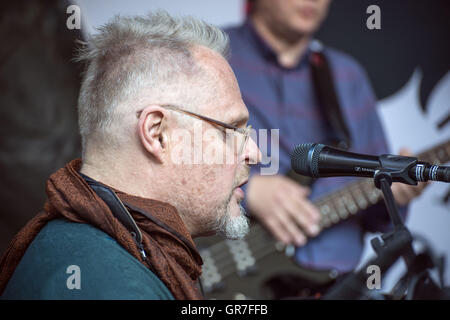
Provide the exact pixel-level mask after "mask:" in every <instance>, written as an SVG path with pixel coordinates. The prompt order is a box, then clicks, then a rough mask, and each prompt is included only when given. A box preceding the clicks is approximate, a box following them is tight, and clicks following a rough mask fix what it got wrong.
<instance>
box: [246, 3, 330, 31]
mask: <svg viewBox="0 0 450 320" xmlns="http://www.w3.org/2000/svg"><path fill="white" fill-rule="evenodd" d="M330 1H331V0H257V1H256V8H255V9H256V11H257V14H259V15H260V16H261V17H263V19H264V21H266V23H267V24H269V25H270V28H271V29H273V30H275V32H277V33H278V34H279V35H280V36H285V37H294V38H295V37H296V36H299V35H312V34H313V33H314V32H315V31H317V29H318V28H319V27H320V24H321V23H322V21H323V19H324V18H325V17H326V15H327V12H328V7H329V4H330Z"/></svg>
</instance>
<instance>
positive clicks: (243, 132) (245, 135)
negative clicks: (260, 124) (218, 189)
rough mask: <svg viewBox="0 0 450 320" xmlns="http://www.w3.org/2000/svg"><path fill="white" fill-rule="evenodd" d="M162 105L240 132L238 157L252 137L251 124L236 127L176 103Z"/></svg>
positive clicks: (238, 136)
mask: <svg viewBox="0 0 450 320" xmlns="http://www.w3.org/2000/svg"><path fill="white" fill-rule="evenodd" d="M161 107H163V108H166V109H170V110H173V111H176V112H179V113H183V114H185V115H188V116H191V117H194V118H197V119H200V120H203V121H206V122H209V123H210V124H212V125H215V126H220V127H223V128H225V129H227V130H226V132H227V133H228V132H229V130H232V131H233V132H234V133H238V134H235V137H236V138H237V141H236V144H235V146H239V148H238V149H237V155H238V157H240V156H241V154H242V151H243V150H244V148H245V146H246V144H247V142H248V139H249V137H250V133H251V130H252V126H251V125H249V126H247V127H246V128H238V127H235V126H233V125H231V124H228V123H225V122H222V121H219V120H216V119H212V118H209V117H206V116H202V115H201V114H198V113H195V112H191V111H187V110H184V109H181V108H179V107H177V106H174V105H167V104H165V105H161ZM141 113H142V110H141V111H138V112H137V113H136V115H137V117H138V118H139V117H140V116H141ZM227 141H228V140H227Z"/></svg>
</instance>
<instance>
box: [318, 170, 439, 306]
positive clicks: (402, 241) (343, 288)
mask: <svg viewBox="0 0 450 320" xmlns="http://www.w3.org/2000/svg"><path fill="white" fill-rule="evenodd" d="M405 172H407V169H403V170H399V171H395V172H392V171H391V172H389V171H384V170H377V171H376V172H375V174H374V177H373V178H374V184H375V186H376V187H377V188H378V189H380V190H381V191H382V192H383V197H384V202H385V204H386V207H387V211H388V213H389V218H390V220H391V222H392V225H393V230H392V231H390V232H386V233H384V234H382V235H381V237H377V238H374V239H372V240H371V245H372V248H373V249H374V251H375V253H376V255H377V257H376V258H374V259H372V260H371V261H369V262H368V263H367V264H366V265H365V266H364V267H363V268H361V269H360V271H358V272H355V273H352V274H350V275H349V276H347V277H346V278H345V279H343V280H342V282H341V283H340V284H338V285H336V286H335V287H333V288H332V289H331V290H330V291H329V293H327V294H326V295H324V296H323V299H326V300H328V299H330V300H341V299H362V298H368V297H369V295H368V288H367V282H366V281H367V277H368V275H367V273H366V270H367V267H368V266H370V265H376V266H378V267H379V268H380V271H381V272H382V273H383V272H384V271H386V270H387V269H389V268H390V267H391V266H392V265H393V264H394V263H395V262H396V261H397V260H398V258H399V257H403V259H404V261H405V263H406V266H407V270H408V271H407V273H406V274H405V275H404V277H402V279H401V280H400V281H399V283H397V285H396V286H395V287H394V289H393V292H392V293H391V296H390V297H389V299H405V298H406V299H408V298H409V299H427V298H428V299H429V298H432V299H440V298H444V294H443V293H442V292H441V288H439V287H438V286H437V285H436V284H435V283H434V282H433V281H432V279H431V278H430V277H429V273H428V269H429V268H432V267H434V266H435V264H434V260H433V257H432V256H431V255H430V253H429V252H426V253H425V254H420V255H417V254H416V253H415V252H414V249H413V246H412V241H413V237H412V236H411V233H410V231H409V230H408V228H407V227H406V226H405V224H404V223H403V221H402V218H401V216H400V214H399V211H398V208H397V205H396V203H395V200H394V196H393V194H392V190H391V185H392V178H393V177H398V176H401V175H404V174H405ZM447 298H448V297H447Z"/></svg>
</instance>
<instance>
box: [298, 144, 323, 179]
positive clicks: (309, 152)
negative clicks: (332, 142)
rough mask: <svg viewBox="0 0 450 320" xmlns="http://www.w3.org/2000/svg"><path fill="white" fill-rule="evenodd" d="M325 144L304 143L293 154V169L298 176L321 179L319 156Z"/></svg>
mask: <svg viewBox="0 0 450 320" xmlns="http://www.w3.org/2000/svg"><path fill="white" fill-rule="evenodd" d="M324 147H325V145H323V144H317V143H303V144H299V145H298V146H296V147H295V148H294V150H293V151H292V153H291V167H292V169H293V170H294V171H295V172H297V173H298V174H301V175H304V176H309V177H313V178H318V177H319V155H320V152H321V151H322V149H323V148H324Z"/></svg>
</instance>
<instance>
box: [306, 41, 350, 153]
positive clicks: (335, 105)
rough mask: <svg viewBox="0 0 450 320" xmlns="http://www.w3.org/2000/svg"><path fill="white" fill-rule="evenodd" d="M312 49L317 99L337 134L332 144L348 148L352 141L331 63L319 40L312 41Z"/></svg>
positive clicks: (311, 65) (312, 71)
mask: <svg viewBox="0 0 450 320" xmlns="http://www.w3.org/2000/svg"><path fill="white" fill-rule="evenodd" d="M311 51H312V52H311V55H310V58H309V64H310V67H311V76H312V80H313V85H314V92H315V95H316V99H317V102H318V104H319V108H320V111H321V113H322V115H323V118H324V119H325V121H326V122H327V123H328V125H329V126H330V127H331V128H332V129H333V132H334V134H335V135H336V138H332V141H330V144H331V145H333V146H335V147H338V148H341V149H348V148H349V147H350V143H351V136H350V131H349V129H348V127H347V124H346V122H345V120H344V117H343V115H342V108H341V106H340V103H339V99H338V96H337V93H336V87H335V84H334V80H333V75H332V72H331V68H330V64H329V62H328V59H327V57H326V55H325V54H324V53H323V46H322V45H321V44H320V42H318V41H317V40H314V41H313V42H312V43H311Z"/></svg>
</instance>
